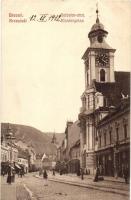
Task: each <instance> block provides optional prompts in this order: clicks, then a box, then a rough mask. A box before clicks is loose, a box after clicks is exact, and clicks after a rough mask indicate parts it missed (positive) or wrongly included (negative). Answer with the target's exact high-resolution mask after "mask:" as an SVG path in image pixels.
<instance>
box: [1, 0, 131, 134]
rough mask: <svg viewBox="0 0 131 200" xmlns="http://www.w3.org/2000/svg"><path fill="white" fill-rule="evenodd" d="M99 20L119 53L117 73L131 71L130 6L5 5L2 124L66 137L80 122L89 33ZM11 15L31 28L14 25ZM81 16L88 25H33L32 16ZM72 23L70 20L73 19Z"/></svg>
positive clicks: (69, 0) (92, 1)
mask: <svg viewBox="0 0 131 200" xmlns="http://www.w3.org/2000/svg"><path fill="white" fill-rule="evenodd" d="M97 2H98V7H99V19H100V22H101V23H102V24H104V27H105V29H106V30H107V31H108V32H109V34H108V37H107V42H108V44H109V45H110V46H111V47H113V48H115V49H116V53H115V70H117V71H130V66H131V58H130V52H131V26H130V23H131V21H130V19H131V9H130V8H131V1H130V0H99V1H96V0H81V1H79V0H42V1H41V0H19V1H17V0H7V1H4V0H3V1H2V76H1V77H2V78H1V83H2V84H1V85H2V88H1V91H2V92H1V94H2V95H1V97H2V98H1V105H2V115H1V116H2V122H10V123H16V124H23V125H29V126H33V127H35V128H37V129H40V130H41V131H45V132H47V131H50V132H54V131H55V132H64V131H65V127H66V122H67V121H76V120H77V119H78V114H79V111H80V107H81V99H80V97H81V95H82V93H83V92H84V88H85V85H84V83H85V80H84V63H83V61H82V59H81V57H82V55H83V54H84V52H85V50H86V49H87V47H89V40H88V33H89V31H90V29H91V26H92V25H93V24H94V23H95V20H96V3H97ZM9 13H13V14H20V13H22V16H23V17H22V19H27V22H26V23H11V22H9V19H20V17H17V18H16V17H15V18H13V17H9ZM61 13H66V14H82V16H84V17H82V19H83V21H84V22H77V23H74V22H56V21H47V22H38V21H30V17H31V16H32V15H36V16H37V18H39V16H40V14H48V16H49V15H52V14H55V15H59V14H61ZM68 19H70V18H68Z"/></svg>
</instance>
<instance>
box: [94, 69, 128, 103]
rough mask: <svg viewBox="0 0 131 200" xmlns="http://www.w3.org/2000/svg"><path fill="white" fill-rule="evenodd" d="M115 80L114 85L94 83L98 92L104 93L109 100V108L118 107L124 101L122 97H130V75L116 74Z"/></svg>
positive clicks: (126, 73) (124, 73) (125, 73)
mask: <svg viewBox="0 0 131 200" xmlns="http://www.w3.org/2000/svg"><path fill="white" fill-rule="evenodd" d="M115 80H116V82H114V83H110V82H106V83H100V82H96V81H94V86H95V88H96V91H98V92H100V93H102V94H103V96H105V97H106V98H107V99H108V106H117V105H118V104H119V103H120V100H121V99H122V95H124V96H127V95H128V96H129V95H130V73H129V72H115Z"/></svg>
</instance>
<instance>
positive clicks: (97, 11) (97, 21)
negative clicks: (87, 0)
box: [96, 2, 99, 23]
mask: <svg viewBox="0 0 131 200" xmlns="http://www.w3.org/2000/svg"><path fill="white" fill-rule="evenodd" d="M98 13H99V10H98V2H97V4H96V15H97V18H96V23H99V17H98Z"/></svg>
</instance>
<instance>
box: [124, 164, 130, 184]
mask: <svg viewBox="0 0 131 200" xmlns="http://www.w3.org/2000/svg"><path fill="white" fill-rule="evenodd" d="M123 176H124V179H125V183H126V184H128V182H129V169H128V168H127V167H124V169H123Z"/></svg>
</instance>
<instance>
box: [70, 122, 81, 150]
mask: <svg viewBox="0 0 131 200" xmlns="http://www.w3.org/2000/svg"><path fill="white" fill-rule="evenodd" d="M79 139H80V126H79V120H77V121H75V122H74V123H73V124H72V125H71V127H70V129H69V132H68V141H69V146H68V147H69V148H71V147H72V146H73V145H74V144H75V143H76V142H77V141H78V140H79Z"/></svg>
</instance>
